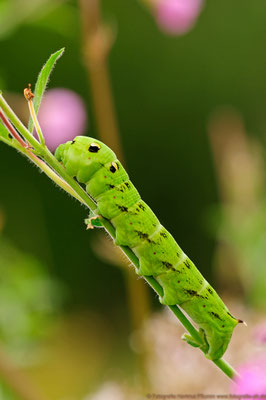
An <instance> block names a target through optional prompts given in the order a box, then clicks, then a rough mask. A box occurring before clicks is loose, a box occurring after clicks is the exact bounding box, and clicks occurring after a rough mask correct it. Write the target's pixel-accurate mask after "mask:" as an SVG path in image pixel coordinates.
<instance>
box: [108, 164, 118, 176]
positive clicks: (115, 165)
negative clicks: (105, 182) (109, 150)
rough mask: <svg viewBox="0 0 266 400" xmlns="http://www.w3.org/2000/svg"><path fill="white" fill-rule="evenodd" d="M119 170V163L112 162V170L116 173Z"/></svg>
mask: <svg viewBox="0 0 266 400" xmlns="http://www.w3.org/2000/svg"><path fill="white" fill-rule="evenodd" d="M117 170H118V165H117V163H115V162H112V164H111V167H110V171H111V172H112V173H113V174H114V173H115V171H117Z"/></svg>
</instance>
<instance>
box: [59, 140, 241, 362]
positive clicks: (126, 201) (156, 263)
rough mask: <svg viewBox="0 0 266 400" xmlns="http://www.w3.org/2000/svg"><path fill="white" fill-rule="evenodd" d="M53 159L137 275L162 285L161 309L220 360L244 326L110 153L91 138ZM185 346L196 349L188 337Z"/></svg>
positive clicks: (66, 146) (72, 144) (209, 355)
mask: <svg viewBox="0 0 266 400" xmlns="http://www.w3.org/2000/svg"><path fill="white" fill-rule="evenodd" d="M88 149H89V151H90V157H89V159H88V156H87V154H88ZM99 149H101V151H100V152H99ZM55 157H56V158H57V159H58V160H59V161H60V162H62V163H63V165H64V166H65V169H66V172H67V173H68V174H69V175H70V176H72V177H73V176H74V177H76V178H77V180H78V181H79V182H80V183H84V184H85V185H86V190H87V192H88V194H89V195H90V196H91V197H92V198H93V199H94V200H95V201H96V203H97V212H98V213H99V215H101V216H102V217H103V218H106V219H108V220H110V221H111V223H112V225H113V227H114V229H115V233H116V239H115V243H116V244H117V245H119V246H128V247H130V248H131V250H132V251H133V252H134V253H135V255H136V256H137V257H138V259H139V268H138V270H137V273H138V275H140V276H153V277H154V278H155V279H156V280H157V281H158V283H159V284H160V285H161V287H162V289H163V296H162V297H161V298H160V301H161V303H162V304H165V305H169V306H171V305H175V304H177V305H179V306H180V307H181V308H183V310H184V311H185V312H186V313H187V314H188V315H189V316H190V317H191V319H192V320H193V321H194V322H195V323H196V324H197V325H198V326H199V328H200V329H199V332H200V334H201V335H202V337H203V339H204V343H205V344H206V349H205V350H206V351H205V353H206V357H207V358H210V359H212V360H215V359H219V358H221V357H222V355H223V354H224V352H225V350H226V348H227V346H228V344H229V342H230V339H231V336H232V333H233V330H234V328H235V326H236V325H237V324H238V323H239V322H242V321H240V320H238V319H236V318H235V317H233V315H232V314H230V312H229V310H228V309H227V307H226V306H225V304H224V303H223V301H222V300H221V298H220V297H219V296H218V294H217V293H216V292H215V290H214V289H212V288H211V286H210V284H209V283H208V282H207V281H206V280H205V279H204V277H203V276H202V275H201V273H200V272H199V270H198V269H197V268H196V267H195V265H194V264H193V262H192V261H191V260H190V259H189V258H188V257H187V256H186V255H185V253H184V252H183V251H182V250H181V248H180V247H179V246H178V244H177V243H176V241H175V240H174V238H173V237H172V235H171V234H170V233H169V232H168V231H167V230H166V229H165V228H164V227H163V226H162V225H161V224H160V222H159V220H158V219H157V217H156V216H155V214H154V213H153V212H152V210H151V209H150V208H149V206H148V205H147V204H146V203H144V201H143V200H142V199H141V197H140V195H139V193H138V191H137V190H136V188H135V187H134V186H133V184H132V183H131V182H130V180H129V177H128V174H127V173H126V171H125V169H124V168H123V166H122V165H121V163H119V162H118V160H117V158H116V155H115V154H114V152H113V151H112V150H111V149H110V148H109V147H107V146H106V145H105V144H104V143H102V142H99V141H97V142H96V141H95V139H93V138H89V137H84V136H77V137H76V138H75V139H74V140H73V141H72V142H67V143H65V144H62V145H60V146H59V147H58V148H57V150H56V152H55ZM97 224H98V226H100V225H101V224H100V222H99V221H98V220H97V218H96V219H90V220H89V227H91V226H92V227H94V226H97ZM184 340H186V341H187V342H188V343H190V344H192V345H194V346H199V344H197V343H195V342H193V340H192V339H191V338H190V337H189V335H185V336H184ZM204 346H205V345H204Z"/></svg>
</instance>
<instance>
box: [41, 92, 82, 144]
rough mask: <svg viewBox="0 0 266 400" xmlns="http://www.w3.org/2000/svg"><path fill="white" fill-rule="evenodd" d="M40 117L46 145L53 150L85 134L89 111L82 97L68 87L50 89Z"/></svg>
mask: <svg viewBox="0 0 266 400" xmlns="http://www.w3.org/2000/svg"><path fill="white" fill-rule="evenodd" d="M38 119H39V123H40V125H41V128H42V131H43V135H44V138H45V142H46V145H47V147H49V149H50V150H52V151H54V150H55V149H56V148H57V146H58V145H59V144H61V143H64V142H66V141H68V140H72V139H74V137H75V136H77V135H83V134H84V133H85V130H86V126H87V113H86V109H85V105H84V103H83V101H82V99H81V97H80V96H79V95H78V94H77V93H75V92H73V91H72V90H68V89H51V90H48V91H47V93H46V94H45V96H44V98H43V101H42V103H41V106H40V109H39V112H38Z"/></svg>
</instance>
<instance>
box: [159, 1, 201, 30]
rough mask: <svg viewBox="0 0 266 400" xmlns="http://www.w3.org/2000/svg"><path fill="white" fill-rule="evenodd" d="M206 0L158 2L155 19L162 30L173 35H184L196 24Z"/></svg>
mask: <svg viewBox="0 0 266 400" xmlns="http://www.w3.org/2000/svg"><path fill="white" fill-rule="evenodd" d="M203 1H204V0H157V3H156V5H155V18H156V20H157V23H158V25H159V26H160V28H161V29H162V30H163V31H164V32H166V33H169V34H172V35H183V34H185V33H186V32H188V31H189V30H190V29H191V28H192V27H193V26H194V24H195V22H196V20H197V17H198V15H199V13H200V11H201V9H202V6H203Z"/></svg>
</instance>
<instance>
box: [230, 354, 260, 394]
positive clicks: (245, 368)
mask: <svg viewBox="0 0 266 400" xmlns="http://www.w3.org/2000/svg"><path fill="white" fill-rule="evenodd" d="M238 373H239V374H240V378H237V379H236V381H235V382H234V383H233V384H232V387H231V390H232V393H233V394H236V395H245V394H246V395H256V394H257V395H260V394H266V355H265V354H264V357H261V358H258V359H256V360H253V361H250V362H249V363H247V364H244V365H242V366H241V367H240V368H238ZM245 398H246V397H245V396H244V397H242V399H245Z"/></svg>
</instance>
